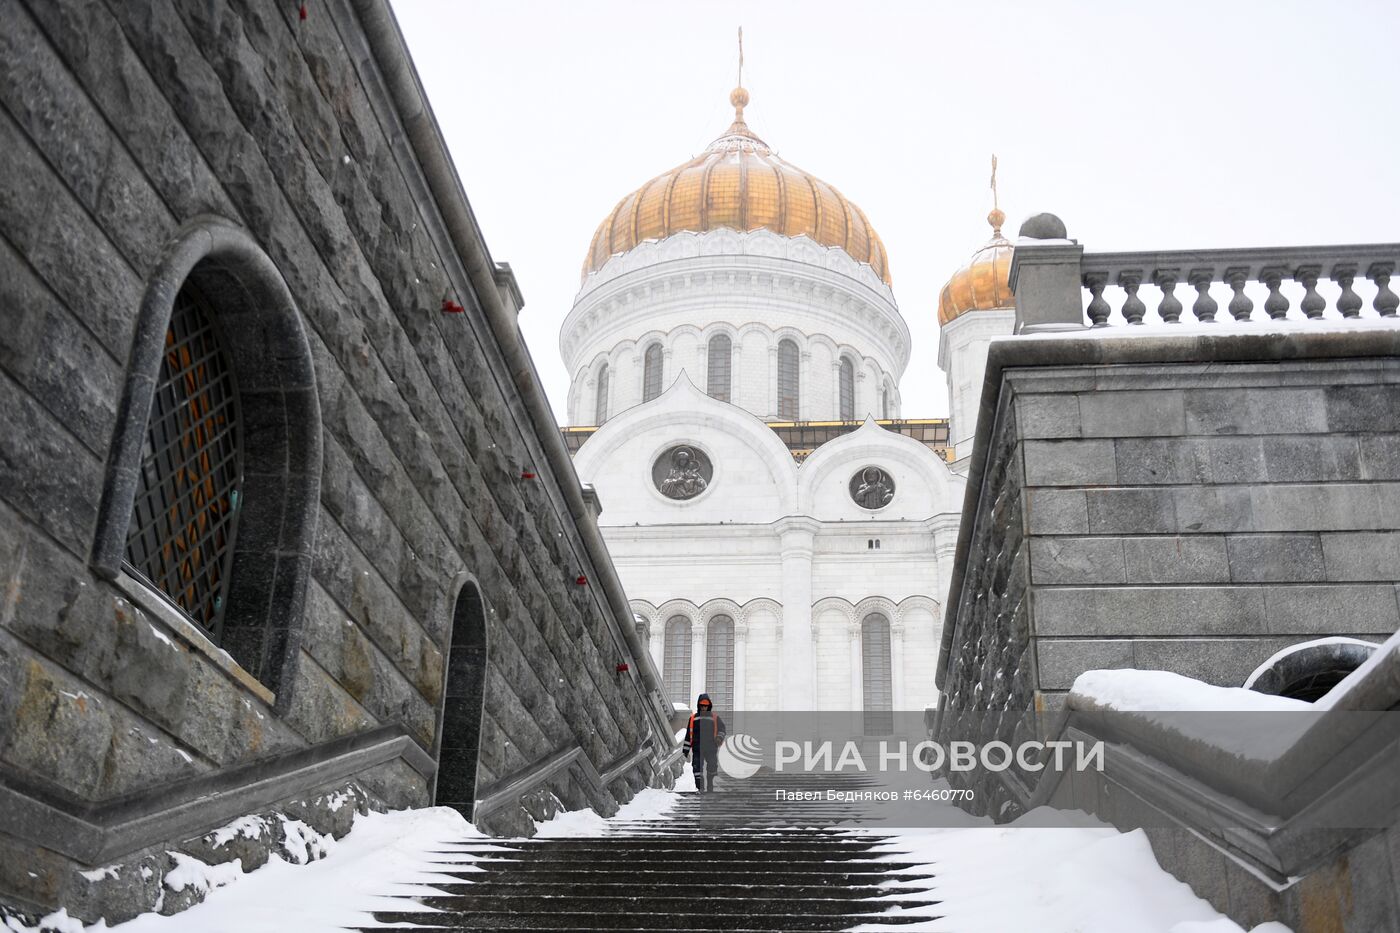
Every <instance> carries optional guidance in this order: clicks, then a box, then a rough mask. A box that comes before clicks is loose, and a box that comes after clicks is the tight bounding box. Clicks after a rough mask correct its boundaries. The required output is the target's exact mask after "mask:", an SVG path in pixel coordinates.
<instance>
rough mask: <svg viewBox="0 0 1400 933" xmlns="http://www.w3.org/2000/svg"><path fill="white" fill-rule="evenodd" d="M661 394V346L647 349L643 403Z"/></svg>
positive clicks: (643, 375)
mask: <svg viewBox="0 0 1400 933" xmlns="http://www.w3.org/2000/svg"><path fill="white" fill-rule="evenodd" d="M660 394H661V344H659V343H654V344H652V345H651V346H649V347H647V352H646V356H644V357H643V358H642V401H644V402H650V401H651V400H652V399H654V398H656V397H657V396H658V395H660Z"/></svg>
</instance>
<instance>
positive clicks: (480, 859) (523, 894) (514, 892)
mask: <svg viewBox="0 0 1400 933" xmlns="http://www.w3.org/2000/svg"><path fill="white" fill-rule="evenodd" d="M861 783H863V782H861V781H859V780H858V779H857V780H851V781H846V782H842V783H841V784H840V785H839V786H840V787H841V788H842V789H846V788H849V787H854V786H858V785H860V784H861ZM793 784H794V781H793V780H792V779H784V780H782V781H776V780H774V779H772V778H771V777H765V776H764V775H758V776H756V778H755V780H753V781H749V782H745V783H744V784H738V783H735V784H734V785H732V786H730V787H722V788H721V789H720V790H719V791H717V792H715V793H711V794H703V795H702V794H691V795H682V796H681V799H680V800H679V801H678V802H677V803H676V804H675V806H673V807H672V808H671V810H670V811H669V812H668V813H667V814H666V816H665V818H656V819H633V820H628V821H626V822H612V823H609V824H608V825H607V826H606V827H605V828H603V829H600V830H599V831H598V833H597V834H596V835H592V836H584V837H579V836H570V837H567V838H555V839H550V838H536V839H510V840H493V841H487V840H480V841H472V842H465V841H464V842H463V843H461V844H456V845H443V846H441V847H439V848H438V849H437V850H436V851H435V852H434V861H435V862H436V865H435V869H436V870H437V872H439V873H440V874H442V875H446V876H449V877H452V878H454V879H456V881H455V882H449V883H446V884H441V883H440V884H438V885H436V886H435V887H436V888H437V889H438V890H439V891H440V892H441V893H440V894H436V895H423V896H419V897H417V898H414V899H413V903H412V905H411V906H410V905H408V904H406V905H405V907H406V909H405V910H403V911H387V912H380V913H376V914H375V919H376V920H377V921H379V922H380V923H383V924H392V925H397V926H401V927H405V928H411V929H413V930H415V931H426V930H442V931H446V930H453V931H457V933H461V931H471V930H483V931H484V930H529V931H533V933H546V931H554V930H558V931H563V930H568V931H570V933H580V931H587V930H633V931H648V930H654V931H666V933H675V931H678V930H697V931H699V930H716V931H720V930H722V931H726V933H758V931H765V933H773V931H781V933H803V931H833V933H834V931H838V930H848V929H851V928H853V927H856V926H859V925H861V924H873V923H878V924H882V925H886V926H890V927H901V926H908V925H913V924H918V923H925V924H926V923H928V922H931V921H933V920H934V919H936V917H937V915H938V902H937V901H936V900H935V899H933V898H932V897H928V896H927V895H922V894H920V892H921V891H927V890H928V886H929V883H930V882H931V879H930V878H929V877H928V876H927V875H922V874H920V873H919V872H917V871H916V870H915V869H917V868H918V865H916V863H914V862H912V861H904V860H899V852H898V849H897V848H896V849H894V850H892V848H891V846H890V843H891V842H892V841H893V839H892V837H890V836H888V835H885V834H880V833H867V832H863V831H860V830H858V829H855V828H854V827H855V826H856V825H857V824H858V821H859V820H860V819H861V818H862V817H864V816H865V815H866V814H864V813H863V812H862V810H861V808H859V807H852V806H847V805H837V804H826V803H820V804H818V803H812V804H804V805H799V806H791V805H787V804H784V803H780V802H778V801H777V800H776V799H775V795H774V793H773V787H775V786H784V787H790V786H792V785H793ZM823 786H827V785H825V784H824V785H823ZM891 883H896V884H898V887H892V886H891ZM896 894H897V895H899V898H900V899H899V900H898V906H899V908H900V910H899V913H898V915H897V916H893V915H891V914H890V913H888V911H890V910H891V908H893V907H894V906H895V901H893V900H892V899H891V898H892V896H894V895H896Z"/></svg>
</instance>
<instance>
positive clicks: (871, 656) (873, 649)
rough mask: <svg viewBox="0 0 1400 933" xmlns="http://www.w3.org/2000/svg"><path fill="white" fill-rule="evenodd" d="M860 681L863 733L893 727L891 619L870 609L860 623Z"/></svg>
mask: <svg viewBox="0 0 1400 933" xmlns="http://www.w3.org/2000/svg"><path fill="white" fill-rule="evenodd" d="M860 655H861V675H862V676H861V684H862V687H863V693H864V696H863V697H862V699H863V700H864V705H863V707H862V708H863V709H864V710H865V734H866V735H889V734H890V733H891V732H893V731H894V714H893V712H892V711H893V709H894V682H893V680H894V678H893V669H892V665H891V664H890V622H889V620H888V619H886V618H885V617H884V616H882V615H880V614H879V613H875V612H872V613H871V614H870V615H868V616H866V617H865V619H864V621H862V622H861V624H860Z"/></svg>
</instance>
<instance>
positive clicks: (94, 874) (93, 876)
mask: <svg viewBox="0 0 1400 933" xmlns="http://www.w3.org/2000/svg"><path fill="white" fill-rule="evenodd" d="M78 874H80V875H82V876H83V877H84V878H86V879H87V880H88V881H91V882H94V883H96V882H98V881H102V880H103V879H105V878H116V877H117V866H115V865H108V866H106V867H105V868H94V869H93V870H92V871H80V872H78Z"/></svg>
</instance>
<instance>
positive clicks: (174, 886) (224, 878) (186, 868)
mask: <svg viewBox="0 0 1400 933" xmlns="http://www.w3.org/2000/svg"><path fill="white" fill-rule="evenodd" d="M166 855H169V856H170V857H171V858H173V859H174V860H175V867H174V868H172V869H170V871H168V872H166V873H165V886H166V887H167V888H169V889H170V890H172V891H183V890H185V889H186V888H194V889H195V890H196V891H199V892H200V893H207V892H209V891H212V890H213V889H214V888H222V887H223V886H224V885H226V884H233V883H234V882H235V881H237V880H238V879H239V878H240V877H242V875H243V862H242V860H240V859H234V860H233V861H231V862H222V863H220V864H218V865H210V864H209V863H208V862H205V861H203V860H201V859H197V858H195V857H194V856H193V855H186V854H185V853H183V852H167V853H166Z"/></svg>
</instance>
